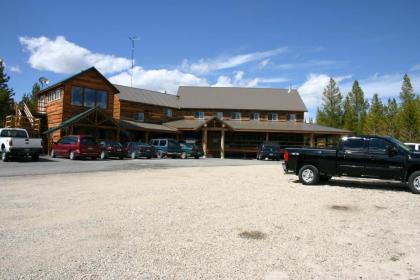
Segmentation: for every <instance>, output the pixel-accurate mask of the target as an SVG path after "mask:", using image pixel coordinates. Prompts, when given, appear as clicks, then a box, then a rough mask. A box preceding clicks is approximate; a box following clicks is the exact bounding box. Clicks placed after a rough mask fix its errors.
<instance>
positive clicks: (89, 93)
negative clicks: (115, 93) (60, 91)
mask: <svg viewBox="0 0 420 280" xmlns="http://www.w3.org/2000/svg"><path fill="white" fill-rule="evenodd" d="M71 104H72V105H77V106H84V107H94V106H98V107H100V108H102V109H106V108H107V105H108V93H107V92H106V91H103V90H94V89H90V88H81V87H72V88H71Z"/></svg>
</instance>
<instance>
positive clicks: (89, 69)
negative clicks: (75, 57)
mask: <svg viewBox="0 0 420 280" xmlns="http://www.w3.org/2000/svg"><path fill="white" fill-rule="evenodd" d="M89 71H94V72H95V73H96V74H98V75H99V77H100V78H101V79H102V80H104V82H105V83H107V84H108V85H109V86H110V87H112V88H113V89H115V91H116V92H118V89H117V88H116V87H115V86H114V85H113V84H112V83H111V82H110V81H108V79H107V78H106V77H105V76H104V75H102V74H101V72H99V71H98V70H97V69H96V68H95V67H90V68H88V69H86V70H83V71H80V72H79V73H76V74H74V75H72V76H70V77H68V78H66V79H64V80H61V81H59V82H57V83H55V84H52V85H50V86H49V87H46V88H44V89H42V90H40V91H39V92H38V93H37V95H38V94H41V93H44V92H46V91H49V90H50V89H52V88H55V87H57V86H60V85H62V84H64V83H66V82H68V81H70V80H72V79H74V78H76V77H77V76H80V75H83V74H85V73H86V72H89Z"/></svg>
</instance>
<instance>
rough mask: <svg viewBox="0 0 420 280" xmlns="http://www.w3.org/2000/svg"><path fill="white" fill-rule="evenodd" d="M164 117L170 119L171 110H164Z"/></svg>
mask: <svg viewBox="0 0 420 280" xmlns="http://www.w3.org/2000/svg"><path fill="white" fill-rule="evenodd" d="M165 117H167V118H170V117H172V109H170V108H165Z"/></svg>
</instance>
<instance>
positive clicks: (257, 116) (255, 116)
mask: <svg viewBox="0 0 420 280" xmlns="http://www.w3.org/2000/svg"><path fill="white" fill-rule="evenodd" d="M249 119H250V120H251V121H258V120H259V119H260V113H258V112H252V113H251V114H250V115H249Z"/></svg>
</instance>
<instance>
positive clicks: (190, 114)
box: [178, 109, 304, 122]
mask: <svg viewBox="0 0 420 280" xmlns="http://www.w3.org/2000/svg"><path fill="white" fill-rule="evenodd" d="M196 112H204V117H205V118H210V117H213V116H214V114H215V113H216V112H223V119H225V120H230V119H231V114H232V112H240V113H241V120H244V121H249V120H250V115H251V113H254V112H257V113H259V114H260V121H268V114H269V113H277V118H278V121H287V114H295V115H296V121H297V122H303V121H304V112H294V111H290V112H289V111H288V112H285V111H258V110H225V109H220V110H217V109H212V110H208V109H206V110H205V109H181V110H180V111H179V113H178V114H179V115H180V116H184V117H185V118H188V119H191V118H195V113H196Z"/></svg>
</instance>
